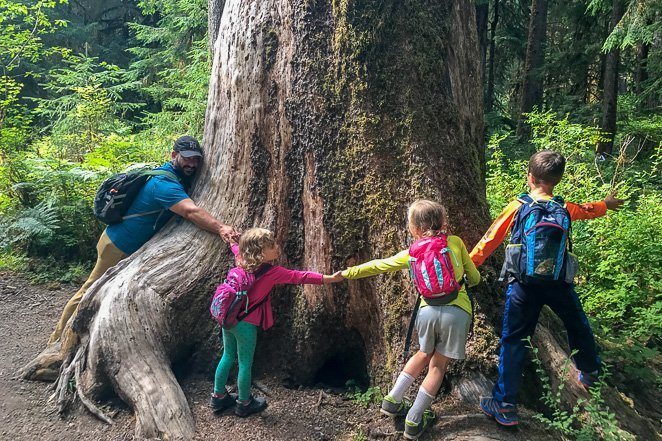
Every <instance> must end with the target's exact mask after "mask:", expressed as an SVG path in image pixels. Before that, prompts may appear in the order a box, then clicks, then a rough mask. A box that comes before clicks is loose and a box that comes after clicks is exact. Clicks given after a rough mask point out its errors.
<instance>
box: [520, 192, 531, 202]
mask: <svg viewBox="0 0 662 441" xmlns="http://www.w3.org/2000/svg"><path fill="white" fill-rule="evenodd" d="M517 200H518V201H520V202H521V203H522V204H530V203H531V202H533V198H532V197H531V195H530V194H529V193H522V194H520V195H519V196H517Z"/></svg>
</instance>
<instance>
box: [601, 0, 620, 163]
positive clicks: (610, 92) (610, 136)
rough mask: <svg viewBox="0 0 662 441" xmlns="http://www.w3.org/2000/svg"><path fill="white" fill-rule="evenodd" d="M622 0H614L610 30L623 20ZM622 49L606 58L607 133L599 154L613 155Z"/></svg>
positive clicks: (603, 126)
mask: <svg viewBox="0 0 662 441" xmlns="http://www.w3.org/2000/svg"><path fill="white" fill-rule="evenodd" d="M621 1H622V0H613V2H612V10H611V22H610V24H609V32H610V33H611V32H612V31H613V30H614V28H616V26H617V25H618V22H619V21H621V17H622V16H623V5H622V3H621ZM620 56H621V51H620V49H619V47H618V46H616V47H614V48H612V49H611V50H610V51H609V52H607V56H606V58H605V72H604V89H603V93H602V123H601V125H600V128H601V129H602V131H603V132H604V133H605V138H606V140H605V141H601V142H599V143H598V148H597V154H599V155H611V152H612V149H613V148H614V137H615V136H616V112H617V105H618V65H619V63H620Z"/></svg>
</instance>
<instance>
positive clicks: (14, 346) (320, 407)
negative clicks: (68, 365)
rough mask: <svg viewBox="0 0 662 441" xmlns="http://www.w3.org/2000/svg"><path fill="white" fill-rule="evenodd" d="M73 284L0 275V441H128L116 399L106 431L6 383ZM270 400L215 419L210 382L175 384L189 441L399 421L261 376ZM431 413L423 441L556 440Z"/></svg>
mask: <svg viewBox="0 0 662 441" xmlns="http://www.w3.org/2000/svg"><path fill="white" fill-rule="evenodd" d="M75 290H76V287H75V286H72V285H60V284H58V283H51V284H46V285H33V284H31V283H30V282H29V281H27V280H26V279H24V278H23V277H21V276H19V275H16V274H12V273H6V272H5V273H0V317H2V318H1V319H0V335H2V336H4V337H3V338H2V339H0V397H2V401H0V440H3V441H4V440H7V441H9V440H11V441H28V440H29V441H32V440H53V441H55V440H57V441H69V440H95V441H119V440H132V439H134V436H133V433H134V418H133V415H132V413H131V410H130V409H128V408H127V407H126V406H125V405H123V404H121V402H117V403H112V404H108V405H107V406H108V407H106V410H107V412H108V413H109V414H110V415H111V416H112V417H113V419H114V421H115V424H113V425H112V426H108V425H106V424H104V423H102V422H100V421H99V420H97V419H95V418H94V417H93V416H92V415H90V414H89V413H88V412H87V411H85V410H84V409H83V408H82V407H80V406H74V408H73V410H72V411H71V412H70V413H69V414H68V415H66V416H65V417H60V416H59V415H58V414H57V412H56V410H55V406H54V404H53V403H49V402H48V397H49V395H50V394H51V393H52V392H51V391H50V389H49V384H47V383H41V382H28V381H20V380H17V379H13V377H14V375H15V373H16V371H17V370H18V369H19V368H20V367H22V366H23V365H24V364H26V363H27V362H28V361H30V360H31V359H32V358H33V357H34V356H35V355H37V354H38V353H39V352H40V351H41V349H43V346H44V344H45V342H46V340H47V338H48V335H49V333H50V332H51V329H52V326H53V325H54V324H55V322H56V320H57V319H58V317H59V315H60V312H61V311H62V308H63V306H64V304H65V303H66V302H67V300H68V299H69V297H70V296H71V295H72V294H73V292H75ZM259 380H260V384H262V385H264V387H263V389H265V390H266V391H267V392H268V393H269V396H268V397H267V399H268V401H269V407H268V408H267V410H266V411H264V412H263V413H262V414H261V415H257V416H252V417H249V418H247V419H240V418H237V417H235V416H234V415H233V414H232V413H229V412H228V413H225V414H223V415H214V414H213V413H212V412H211V410H210V409H209V408H208V407H207V403H208V398H209V392H210V388H211V385H212V379H211V378H206V377H204V376H202V375H191V376H188V377H185V378H182V379H181V382H182V386H183V389H184V392H185V393H186V396H187V397H188V399H189V403H190V405H191V408H192V410H193V415H194V417H195V421H196V427H197V433H196V437H195V439H196V440H232V439H236V440H260V441H267V440H319V441H321V440H347V441H350V440H354V441H359V440H369V439H380V440H386V441H390V440H395V439H404V438H403V437H402V435H401V433H402V430H403V421H402V420H396V421H395V422H394V421H393V420H391V419H390V418H387V417H384V416H382V415H381V414H380V413H379V411H378V408H377V405H376V404H372V405H370V407H369V408H367V409H366V408H364V407H363V406H361V405H359V404H357V403H355V402H354V401H352V400H351V399H349V398H348V394H347V393H342V392H337V391H336V392H335V393H334V392H333V391H331V390H328V389H326V390H324V389H320V388H301V389H286V388H285V387H283V386H282V385H281V384H280V382H279V381H278V380H277V379H275V378H260V379H259ZM433 409H434V411H435V413H436V414H437V416H438V420H437V422H436V424H435V425H434V427H432V428H431V429H430V430H429V432H428V433H426V434H425V435H424V436H423V437H422V438H421V439H422V440H423V441H425V440H477V441H480V440H484V441H487V440H504V441H505V440H507V441H524V440H531V439H536V440H537V441H546V440H550V441H551V440H555V439H557V438H555V437H554V436H552V435H551V434H550V433H548V432H545V431H544V430H542V429H540V428H539V427H537V425H536V423H535V421H534V419H533V418H532V416H531V414H530V413H529V412H526V411H524V412H523V414H522V419H523V422H522V424H520V426H519V428H517V429H514V430H512V429H504V428H500V427H498V426H497V425H496V424H495V423H494V421H491V420H490V419H489V418H487V417H485V416H484V415H482V414H480V413H479V412H478V410H477V408H475V407H472V408H466V406H464V407H463V406H460V405H458V404H457V403H454V402H453V400H452V399H451V398H449V397H445V398H444V397H442V398H441V399H439V400H437V402H436V403H435V404H434V407H433Z"/></svg>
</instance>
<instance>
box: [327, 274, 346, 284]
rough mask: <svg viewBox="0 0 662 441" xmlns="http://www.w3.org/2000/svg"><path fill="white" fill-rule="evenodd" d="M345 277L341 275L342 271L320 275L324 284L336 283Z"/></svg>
mask: <svg viewBox="0 0 662 441" xmlns="http://www.w3.org/2000/svg"><path fill="white" fill-rule="evenodd" d="M344 279H345V278H344V277H343V276H342V271H337V272H335V273H333V275H331V276H323V277H322V282H323V283H324V284H325V285H328V284H329V283H338V282H342V281H343V280H344Z"/></svg>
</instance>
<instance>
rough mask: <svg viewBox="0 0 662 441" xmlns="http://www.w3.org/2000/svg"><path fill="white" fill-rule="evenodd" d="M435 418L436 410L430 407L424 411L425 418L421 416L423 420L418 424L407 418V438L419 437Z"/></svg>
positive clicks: (405, 434)
mask: <svg viewBox="0 0 662 441" xmlns="http://www.w3.org/2000/svg"><path fill="white" fill-rule="evenodd" d="M435 418H437V416H436V415H435V414H434V412H432V411H431V410H430V409H428V410H426V411H425V412H423V418H421V422H420V423H418V424H416V423H412V422H411V421H408V420H405V433H404V436H405V438H407V439H418V438H419V437H420V436H421V435H423V432H425V430H426V429H427V428H428V427H430V426H431V425H432V424H434V420H435Z"/></svg>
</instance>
